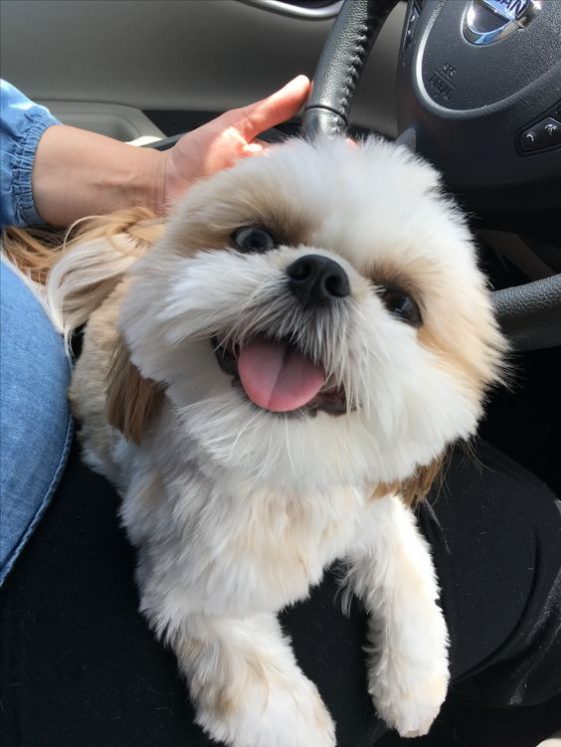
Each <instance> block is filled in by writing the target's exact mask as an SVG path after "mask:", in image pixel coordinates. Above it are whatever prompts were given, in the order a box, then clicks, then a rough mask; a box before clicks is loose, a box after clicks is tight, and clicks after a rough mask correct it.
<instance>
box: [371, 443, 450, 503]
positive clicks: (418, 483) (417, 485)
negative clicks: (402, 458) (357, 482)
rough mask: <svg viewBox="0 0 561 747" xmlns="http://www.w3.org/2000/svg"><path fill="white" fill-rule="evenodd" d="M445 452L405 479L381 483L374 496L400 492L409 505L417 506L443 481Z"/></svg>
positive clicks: (379, 496)
mask: <svg viewBox="0 0 561 747" xmlns="http://www.w3.org/2000/svg"><path fill="white" fill-rule="evenodd" d="M444 461H445V454H442V455H441V456H439V457H436V459H433V461H432V462H430V464H427V465H425V466H424V467H417V469H416V470H415V473H414V474H413V475H412V476H411V477H408V478H407V479H405V480H396V481H395V482H392V483H380V485H378V486H377V488H376V490H375V491H374V495H373V497H374V498H383V497H384V496H385V495H388V493H398V494H399V495H400V496H401V499H402V500H403V502H404V503H405V505H407V506H416V505H417V504H418V503H420V502H421V501H422V500H423V499H424V498H426V496H427V494H428V492H429V490H430V489H431V487H432V486H433V485H434V484H435V483H437V482H439V481H441V479H442V474H443V467H444Z"/></svg>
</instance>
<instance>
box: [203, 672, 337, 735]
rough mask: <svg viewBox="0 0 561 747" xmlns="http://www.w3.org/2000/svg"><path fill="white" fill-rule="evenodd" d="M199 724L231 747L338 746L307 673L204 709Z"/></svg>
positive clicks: (330, 720)
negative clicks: (306, 675) (305, 675)
mask: <svg viewBox="0 0 561 747" xmlns="http://www.w3.org/2000/svg"><path fill="white" fill-rule="evenodd" d="M197 721H198V723H199V724H200V725H201V726H202V727H203V729H205V731H207V733H208V734H210V736H211V737H212V738H213V739H216V740H217V741H219V742H222V743H224V744H227V745H230V746H231V747H335V744H336V743H335V727H334V724H333V721H332V719H331V716H330V715H329V713H328V711H327V709H326V707H325V705H324V704H323V701H322V700H321V698H320V696H319V693H318V691H317V690H316V688H315V686H314V685H313V684H312V683H311V682H310V681H309V680H308V679H307V678H306V677H304V676H303V675H298V676H293V677H291V678H286V677H283V678H282V680H281V681H269V682H263V683H262V685H261V686H259V687H257V686H255V684H253V686H252V687H250V688H247V689H245V690H244V691H240V692H238V693H237V694H236V697H235V698H232V697H231V696H229V697H227V698H226V699H218V700H216V701H215V703H214V704H213V707H211V708H208V707H207V708H204V709H199V710H198V713H197Z"/></svg>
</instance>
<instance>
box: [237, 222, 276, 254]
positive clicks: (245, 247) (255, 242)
mask: <svg viewBox="0 0 561 747" xmlns="http://www.w3.org/2000/svg"><path fill="white" fill-rule="evenodd" d="M232 241H233V243H234V246H235V247H236V249H239V250H240V252H244V253H245V254H249V253H254V254H261V253H263V252H268V251H269V250H270V249H274V248H275V247H276V245H277V242H276V239H275V238H274V236H272V235H271V234H270V233H269V232H268V231H266V230H265V229H264V228H261V227H260V226H242V227H241V228H238V229H237V230H236V231H234V233H233V234H232Z"/></svg>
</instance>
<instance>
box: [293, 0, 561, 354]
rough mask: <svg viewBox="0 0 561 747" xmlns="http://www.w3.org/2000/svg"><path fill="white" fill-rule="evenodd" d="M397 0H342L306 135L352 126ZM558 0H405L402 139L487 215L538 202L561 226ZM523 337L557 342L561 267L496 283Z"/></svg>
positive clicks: (519, 344)
mask: <svg viewBox="0 0 561 747" xmlns="http://www.w3.org/2000/svg"><path fill="white" fill-rule="evenodd" d="M396 3H397V0H346V1H345V3H344V5H343V7H342V9H341V11H340V13H339V15H338V17H337V19H336V21H335V23H334V24H333V27H332V29H331V32H330V35H329V37H328V39H327V41H326V44H325V46H324V49H323V52H322V55H321V57H320V60H319V64H318V67H317V69H316V73H315V75H314V85H313V91H312V94H311V96H310V99H309V101H308V104H307V107H306V110H305V114H304V120H303V123H302V131H303V134H304V136H306V137H309V138H313V137H316V136H317V135H327V136H334V135H336V134H339V133H342V132H345V131H346V129H347V127H348V125H349V113H350V110H351V105H352V102H353V98H354V94H355V91H356V87H357V84H358V82H359V79H360V75H361V72H362V69H363V67H364V64H365V62H366V60H367V58H368V55H369V52H370V49H371V48H372V45H373V44H374V41H375V39H376V37H377V35H378V32H379V31H380V29H381V27H382V25H383V23H384V21H385V19H386V18H387V16H388V14H389V13H390V11H391V10H392V9H393V7H394V6H395V5H396ZM560 29H561V1H560V0H547V1H546V0H409V5H408V13H407V16H406V22H405V27H404V31H403V35H402V40H401V49H400V58H399V63H398V64H399V76H398V81H399V82H398V91H397V99H398V124H399V132H400V135H399V136H398V138H397V142H398V143H401V144H403V145H405V146H407V147H409V148H411V149H412V150H415V151H416V152H418V153H420V154H421V155H423V156H425V157H426V158H428V160H430V161H431V162H432V163H434V164H435V166H437V167H438V168H439V169H440V170H441V171H442V173H443V176H444V180H445V182H446V184H447V185H448V186H449V187H450V188H451V189H452V190H454V191H455V192H456V193H459V194H461V195H462V202H464V201H466V202H467V204H468V205H469V208H470V210H472V211H474V212H477V213H478V214H480V215H481V216H483V217H485V216H489V215H491V214H493V213H495V214H497V213H498V214H501V215H503V216H507V218H508V217H509V216H510V217H511V218H512V220H513V222H514V223H515V222H516V221H515V219H516V216H517V215H520V214H521V213H522V212H524V213H526V214H527V213H528V212H533V213H534V214H535V215H537V216H539V215H547V216H548V220H551V219H552V220H557V221H558V225H559V234H558V235H559V237H561V32H560ZM493 295H494V303H495V307H496V310H497V314H498V318H499V321H500V323H501V326H502V327H503V329H504V331H505V332H506V334H508V335H509V337H510V338H511V340H512V342H513V344H514V346H515V347H516V348H518V349H523V350H531V349H536V348H545V347H553V346H556V345H561V274H558V275H553V276H551V277H548V278H545V279H543V280H538V281H535V282H530V283H527V284H526V285H521V286H516V287H513V288H508V289H506V290H500V291H496V292H495V293H494V294H493Z"/></svg>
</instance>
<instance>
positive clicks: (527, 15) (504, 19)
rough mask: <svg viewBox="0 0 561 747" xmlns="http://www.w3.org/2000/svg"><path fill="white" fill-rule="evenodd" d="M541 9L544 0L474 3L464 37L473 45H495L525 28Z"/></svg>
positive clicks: (465, 21) (482, 0)
mask: <svg viewBox="0 0 561 747" xmlns="http://www.w3.org/2000/svg"><path fill="white" fill-rule="evenodd" d="M541 9H542V2H541V0H471V2H470V3H469V5H468V7H467V9H466V12H465V14H464V18H463V22H462V26H463V30H464V36H465V38H466V39H467V40H468V41H470V42H471V43H472V44H478V45H481V44H493V43H494V42H497V41H501V40H502V39H506V37H507V36H510V35H511V34H512V33H513V32H514V31H518V30H519V29H523V28H525V27H526V26H527V25H528V24H529V23H530V21H531V20H532V19H533V18H535V16H536V15H537V14H538V13H539V11H540V10H541Z"/></svg>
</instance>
